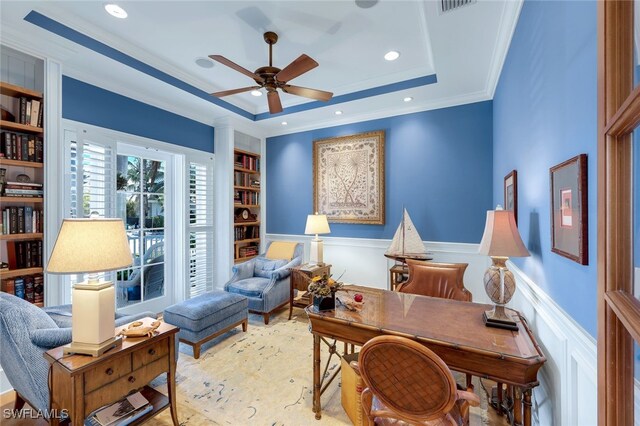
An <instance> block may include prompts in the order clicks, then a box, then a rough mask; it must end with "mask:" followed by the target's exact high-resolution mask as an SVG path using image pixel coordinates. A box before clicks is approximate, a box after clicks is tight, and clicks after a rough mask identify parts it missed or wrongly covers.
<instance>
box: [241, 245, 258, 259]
mask: <svg viewBox="0 0 640 426" xmlns="http://www.w3.org/2000/svg"><path fill="white" fill-rule="evenodd" d="M238 255H239V256H240V257H249V256H257V255H258V245H257V244H256V245H254V244H251V245H248V246H242V247H240V248H239V249H238Z"/></svg>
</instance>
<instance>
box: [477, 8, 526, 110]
mask: <svg viewBox="0 0 640 426" xmlns="http://www.w3.org/2000/svg"><path fill="white" fill-rule="evenodd" d="M523 4H524V1H523V0H512V1H507V2H505V4H504V9H503V10H502V16H501V17H500V28H499V30H498V39H497V40H496V44H495V46H494V49H493V53H492V55H491V64H490V66H489V73H488V74H487V82H486V85H485V87H486V88H487V93H489V95H490V96H491V99H493V96H494V95H495V93H496V88H497V87H498V82H499V81H500V74H501V73H502V67H503V66H504V63H505V61H506V59H507V55H508V54H509V47H510V46H511V40H512V39H513V35H514V34H515V32H516V27H517V26H518V20H519V19H520V12H521V11H522V6H523Z"/></svg>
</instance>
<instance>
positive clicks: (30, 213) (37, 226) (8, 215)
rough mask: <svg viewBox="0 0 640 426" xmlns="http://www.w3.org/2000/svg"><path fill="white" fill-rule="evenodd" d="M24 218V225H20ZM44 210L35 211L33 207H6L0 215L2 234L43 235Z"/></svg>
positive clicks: (0, 231)
mask: <svg viewBox="0 0 640 426" xmlns="http://www.w3.org/2000/svg"><path fill="white" fill-rule="evenodd" d="M20 218H23V220H24V225H23V226H21V225H20V220H21V219H20ZM42 224H43V214H42V210H34V208H33V207H31V206H24V207H17V206H11V207H6V208H5V209H3V210H2V215H0V233H1V234H3V235H13V234H21V233H26V234H32V233H42V231H43V227H42Z"/></svg>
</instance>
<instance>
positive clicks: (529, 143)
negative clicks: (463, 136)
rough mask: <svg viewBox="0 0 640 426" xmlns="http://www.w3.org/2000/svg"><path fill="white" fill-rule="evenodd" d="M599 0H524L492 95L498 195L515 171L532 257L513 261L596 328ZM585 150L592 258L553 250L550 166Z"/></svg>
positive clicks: (582, 321)
mask: <svg viewBox="0 0 640 426" xmlns="http://www.w3.org/2000/svg"><path fill="white" fill-rule="evenodd" d="M596 48H597V45H596V3H595V2H583V1H575V2H574V1H560V2H550V1H525V3H524V6H523V8H522V12H521V14H520V19H519V21H518V25H517V27H516V31H515V34H514V37H513V39H512V41H511V47H510V49H509V53H508V56H507V59H506V62H505V64H504V67H503V69H502V74H501V76H500V81H499V84H498V88H497V91H496V94H495V96H494V100H493V107H494V109H493V120H494V121H493V135H494V136H493V137H494V145H493V152H494V160H493V162H494V174H493V194H494V201H495V202H502V199H503V178H504V176H505V175H506V174H507V173H508V172H509V171H511V170H512V169H516V170H517V171H518V224H519V229H520V233H521V234H522V238H523V241H524V242H525V243H526V244H527V246H528V247H529V251H530V252H531V254H532V257H528V258H522V259H515V260H514V262H515V263H516V264H517V265H518V266H519V267H520V268H521V269H522V270H523V271H524V272H525V273H526V274H527V275H528V276H529V277H530V278H531V279H533V281H534V282H536V283H537V284H538V285H539V286H541V287H542V289H543V290H544V291H545V292H546V293H547V294H549V295H550V296H551V297H552V298H553V299H554V300H555V301H556V302H557V303H558V304H559V305H560V306H561V307H562V309H564V310H565V311H566V312H567V313H569V315H571V316H572V317H573V318H574V319H575V320H576V321H577V322H578V323H579V324H580V325H582V327H584V328H585V329H586V330H587V331H588V332H589V333H591V335H593V336H594V337H595V335H596V290H597V277H596V257H597V256H596V233H597V222H598V217H597V211H596V202H597V193H596V185H597V166H596V155H597V127H596V120H597V104H596V101H597V52H596ZM581 153H586V154H587V155H588V186H589V189H588V198H589V201H588V209H589V228H588V229H589V265H588V266H582V265H579V264H577V263H576V262H573V261H571V260H569V259H566V258H564V257H561V256H559V255H557V254H555V253H552V252H551V241H550V240H551V237H550V234H551V228H550V211H549V209H550V201H549V197H550V195H549V168H550V167H552V166H554V165H556V164H559V163H561V162H562V161H565V160H567V159H569V158H571V157H574V156H576V155H578V154H581Z"/></svg>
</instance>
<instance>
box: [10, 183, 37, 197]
mask: <svg viewBox="0 0 640 426" xmlns="http://www.w3.org/2000/svg"><path fill="white" fill-rule="evenodd" d="M4 195H5V196H6V197H36V198H42V197H43V196H44V189H43V187H42V184H41V183H31V182H7V184H6V185H5V187H4Z"/></svg>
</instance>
